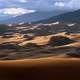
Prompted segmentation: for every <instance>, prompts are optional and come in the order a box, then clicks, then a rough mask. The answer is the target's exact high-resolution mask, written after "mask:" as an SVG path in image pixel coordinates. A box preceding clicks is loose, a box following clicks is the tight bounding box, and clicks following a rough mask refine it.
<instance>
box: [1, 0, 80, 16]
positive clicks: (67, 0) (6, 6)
mask: <svg viewBox="0 0 80 80" xmlns="http://www.w3.org/2000/svg"><path fill="white" fill-rule="evenodd" d="M68 9H72V10H77V9H80V0H0V16H6V15H11V16H13V17H15V16H19V15H23V14H26V13H32V12H36V11H55V10H68Z"/></svg>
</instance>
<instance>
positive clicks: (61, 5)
mask: <svg viewBox="0 0 80 80" xmlns="http://www.w3.org/2000/svg"><path fill="white" fill-rule="evenodd" d="M54 6H58V7H64V6H65V4H64V3H63V2H55V3H54Z"/></svg>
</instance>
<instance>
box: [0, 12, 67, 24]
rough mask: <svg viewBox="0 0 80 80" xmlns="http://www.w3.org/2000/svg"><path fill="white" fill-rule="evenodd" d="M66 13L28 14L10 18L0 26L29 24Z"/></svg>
mask: <svg viewBox="0 0 80 80" xmlns="http://www.w3.org/2000/svg"><path fill="white" fill-rule="evenodd" d="M65 12H67V11H43V12H34V13H30V14H24V15H21V16H17V17H15V18H10V19H8V20H3V21H0V23H1V24H18V23H30V22H36V21H40V20H44V19H49V18H50V17H52V16H57V15H60V14H62V13H65Z"/></svg>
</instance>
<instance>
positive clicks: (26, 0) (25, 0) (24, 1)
mask: <svg viewBox="0 0 80 80" xmlns="http://www.w3.org/2000/svg"><path fill="white" fill-rule="evenodd" d="M15 1H16V2H21V3H26V2H28V0H15Z"/></svg>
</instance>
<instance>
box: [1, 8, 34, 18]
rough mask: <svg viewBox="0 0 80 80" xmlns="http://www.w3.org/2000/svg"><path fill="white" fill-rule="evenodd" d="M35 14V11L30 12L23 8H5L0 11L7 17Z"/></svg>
mask: <svg viewBox="0 0 80 80" xmlns="http://www.w3.org/2000/svg"><path fill="white" fill-rule="evenodd" d="M32 12H35V10H28V9H23V8H4V9H1V10H0V13H1V14H5V15H13V16H19V15H22V14H26V13H32Z"/></svg>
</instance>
